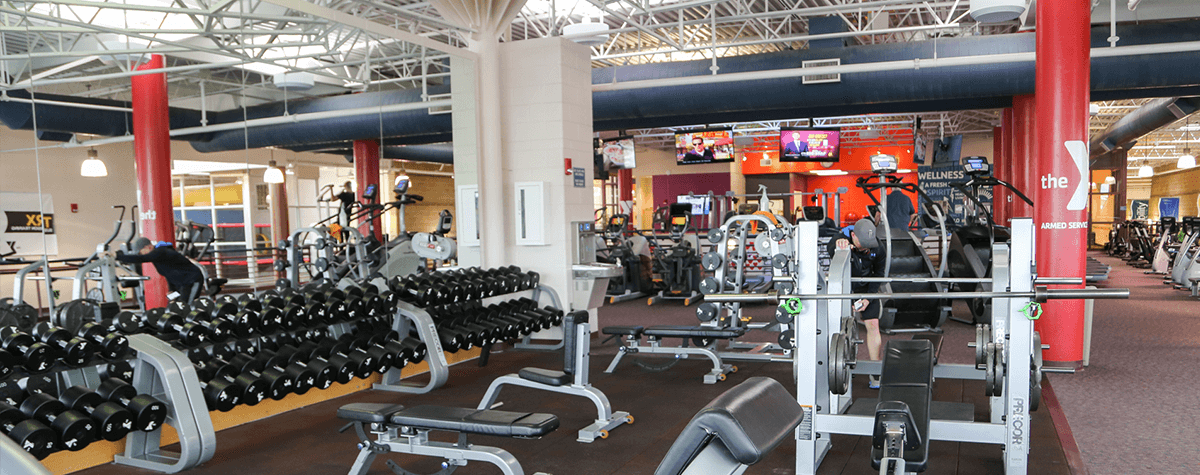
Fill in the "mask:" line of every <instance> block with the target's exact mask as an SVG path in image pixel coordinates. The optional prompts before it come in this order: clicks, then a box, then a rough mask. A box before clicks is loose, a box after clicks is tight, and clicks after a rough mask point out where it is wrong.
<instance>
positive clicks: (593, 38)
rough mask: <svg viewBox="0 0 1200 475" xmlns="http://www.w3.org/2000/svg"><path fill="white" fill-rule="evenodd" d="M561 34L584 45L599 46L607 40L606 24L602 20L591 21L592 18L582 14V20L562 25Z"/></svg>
mask: <svg viewBox="0 0 1200 475" xmlns="http://www.w3.org/2000/svg"><path fill="white" fill-rule="evenodd" d="M562 34H563V36H566V37H568V38H570V39H571V41H574V42H576V43H579V44H581V45H584V46H600V45H603V44H604V43H605V42H607V41H608V24H607V23H604V22H603V21H600V22H596V23H592V19H591V18H590V17H588V16H587V15H584V17H583V21H581V22H579V23H572V24H570V25H567V26H564V27H563V29H562Z"/></svg>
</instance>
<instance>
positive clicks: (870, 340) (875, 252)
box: [829, 218, 886, 389]
mask: <svg viewBox="0 0 1200 475" xmlns="http://www.w3.org/2000/svg"><path fill="white" fill-rule="evenodd" d="M838 249H850V276H851V277H882V276H883V269H884V266H885V264H886V263H885V262H884V260H885V259H886V257H885V256H884V255H883V254H884V253H883V252H881V250H880V249H879V239H878V238H877V237H876V229H875V224H874V223H873V222H872V221H871V220H870V219H866V218H864V219H860V220H858V222H856V223H854V229H853V230H851V231H850V236H849V237H847V236H846V235H844V234H843V235H838V236H837V237H835V238H834V239H831V240H830V241H829V254H830V255H833V254H834V253H835V252H836V251H837V250H838ZM881 286H882V284H880V283H878V282H855V283H853V284H852V285H851V289H850V290H851V291H852V292H854V293H877V292H879V289H880V287H881ZM882 305H883V304H882V302H881V301H880V300H878V299H870V300H868V299H860V300H857V301H855V302H854V305H853V308H854V311H855V312H857V313H858V316H859V318H861V319H862V322H863V326H865V327H867V341H866V344H867V355H869V357H870V359H871V360H873V361H878V360H879V352H880V348H881V347H882V346H883V345H882V343H883V337H882V336H880V334H879V313H880V309H881V308H882ZM868 386H869V387H871V389H878V388H879V377H878V376H874V375H872V376H871V377H870V378H869V380H868Z"/></svg>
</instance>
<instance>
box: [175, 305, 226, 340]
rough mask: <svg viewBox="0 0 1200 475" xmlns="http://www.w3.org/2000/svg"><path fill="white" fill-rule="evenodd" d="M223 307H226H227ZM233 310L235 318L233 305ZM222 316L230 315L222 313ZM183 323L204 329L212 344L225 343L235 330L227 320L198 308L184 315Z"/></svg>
mask: <svg viewBox="0 0 1200 475" xmlns="http://www.w3.org/2000/svg"><path fill="white" fill-rule="evenodd" d="M225 307H228V305H226V306H225ZM233 308H234V313H233V317H235V318H236V316H237V314H236V312H237V306H236V305H234V306H233ZM223 315H230V313H224V314H223ZM183 321H184V322H187V323H194V324H196V325H200V326H202V327H204V329H205V330H206V331H207V333H208V338H209V341H212V342H222V341H225V339H227V338H229V337H232V336H233V334H234V332H235V331H236V330H237V329H236V326H235V325H234V324H233V322H230V321H229V320H227V319H225V318H224V317H222V316H219V315H217V314H215V313H211V312H208V311H205V310H201V309H198V308H193V309H192V311H190V312H188V313H186V314H184V316H183Z"/></svg>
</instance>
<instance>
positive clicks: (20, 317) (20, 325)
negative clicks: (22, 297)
mask: <svg viewBox="0 0 1200 475" xmlns="http://www.w3.org/2000/svg"><path fill="white" fill-rule="evenodd" d="M8 310H9V311H10V312H12V313H15V314H16V315H17V323H16V325H14V326H16V327H17V329H18V330H21V331H25V332H27V331H30V330H32V329H33V325H34V324H35V323H37V319H38V310H37V309H35V308H33V306H32V305H29V304H27V303H24V302H22V303H19V304H17V305H13V306H12V307H9V309H8Z"/></svg>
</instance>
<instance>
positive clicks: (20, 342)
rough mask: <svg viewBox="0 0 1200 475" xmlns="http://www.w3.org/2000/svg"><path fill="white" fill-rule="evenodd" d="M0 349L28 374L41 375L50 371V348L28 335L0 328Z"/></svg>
mask: <svg viewBox="0 0 1200 475" xmlns="http://www.w3.org/2000/svg"><path fill="white" fill-rule="evenodd" d="M0 349H3V350H4V351H6V352H8V353H9V354H11V355H12V356H15V357H16V358H17V361H19V362H20V363H21V366H24V367H25V370H26V371H29V372H30V373H41V372H44V371H47V370H49V369H50V366H51V350H50V346H49V345H46V344H45V343H42V342H39V341H37V340H35V339H34V338H33V336H31V335H29V334H28V333H24V332H19V331H17V330H16V329H15V328H13V327H4V328H0Z"/></svg>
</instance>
